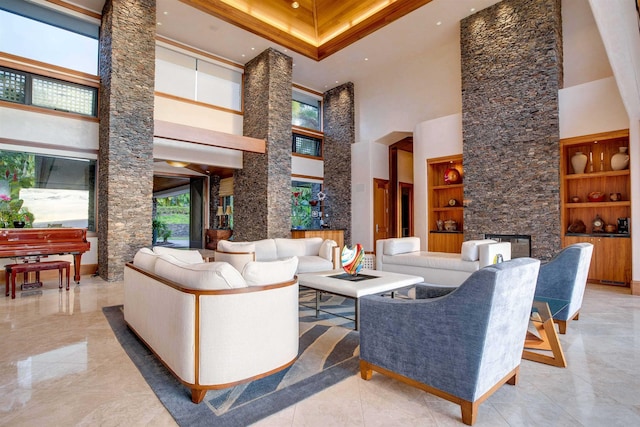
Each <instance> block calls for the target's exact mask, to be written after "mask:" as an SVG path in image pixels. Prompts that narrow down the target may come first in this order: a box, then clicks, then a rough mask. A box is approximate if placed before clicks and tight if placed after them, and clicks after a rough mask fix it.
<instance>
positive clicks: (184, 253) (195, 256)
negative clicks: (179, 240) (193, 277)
mask: <svg viewBox="0 0 640 427" xmlns="http://www.w3.org/2000/svg"><path fill="white" fill-rule="evenodd" d="M153 252H155V253H156V254H158V255H171V256H173V257H175V258H177V259H179V260H180V261H182V262H186V263H187V264H201V263H203V262H204V259H202V255H200V252H198V251H197V250H195V249H192V250H189V249H176V248H167V247H164V246H154V247H153Z"/></svg>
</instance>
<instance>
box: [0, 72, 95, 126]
mask: <svg viewBox="0 0 640 427" xmlns="http://www.w3.org/2000/svg"><path fill="white" fill-rule="evenodd" d="M97 98H98V89H96V88H93V87H89V86H82V85H78V84H75V83H69V82H65V81H62V80H56V79H52V78H49V77H42V76H39V75H36V74H31V73H25V72H22V71H18V70H14V69H11V68H5V67H0V99H1V100H3V101H9V102H17V103H19V104H25V105H34V106H36V107H43V108H50V109H52V110H58V111H66V112H70V113H77V114H83V115H87V116H93V117H95V116H96V114H97V107H96V105H97Z"/></svg>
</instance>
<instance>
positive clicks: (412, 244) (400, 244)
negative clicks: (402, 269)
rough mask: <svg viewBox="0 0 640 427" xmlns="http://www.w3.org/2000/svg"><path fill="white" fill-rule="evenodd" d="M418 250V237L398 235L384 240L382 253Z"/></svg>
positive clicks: (392, 253) (394, 253)
mask: <svg viewBox="0 0 640 427" xmlns="http://www.w3.org/2000/svg"><path fill="white" fill-rule="evenodd" d="M419 251H420V238H419V237H398V238H395V239H387V240H385V242H384V255H396V254H404V253H408V252H419Z"/></svg>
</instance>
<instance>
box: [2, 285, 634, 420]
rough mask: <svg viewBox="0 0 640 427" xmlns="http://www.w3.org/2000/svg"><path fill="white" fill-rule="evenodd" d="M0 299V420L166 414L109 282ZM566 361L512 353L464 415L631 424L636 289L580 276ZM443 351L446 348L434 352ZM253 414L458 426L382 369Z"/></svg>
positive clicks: (565, 338) (452, 411)
mask: <svg viewBox="0 0 640 427" xmlns="http://www.w3.org/2000/svg"><path fill="white" fill-rule="evenodd" d="M54 282H55V280H53V281H50V283H51V285H50V284H49V283H46V284H45V289H42V290H38V291H35V292H32V293H31V294H29V292H30V291H26V292H23V293H18V295H17V296H16V299H15V300H11V299H10V298H8V297H7V298H5V299H3V300H0V425H2V426H45V425H46V426H58V425H87V426H89V425H90V426H98V425H99V426H121V425H122V426H144V425H151V426H171V425H175V423H174V421H173V419H172V417H171V416H170V415H169V413H168V412H167V411H166V410H165V409H164V407H163V406H162V404H161V403H160V402H159V401H158V400H157V399H156V397H155V395H154V394H153V392H152V391H151V389H150V388H149V387H148V386H147V384H146V382H145V381H144V380H143V379H142V377H141V375H140V374H139V372H138V370H137V369H136V368H135V367H134V365H133V363H132V362H131V361H130V360H129V358H128V356H127V355H126V354H125V353H124V351H123V350H122V348H121V347H120V345H119V344H118V342H117V341H116V339H115V337H114V335H113V333H112V332H111V329H110V327H109V325H108V324H107V321H106V319H105V318H104V316H103V314H102V311H101V308H102V307H104V306H110V305H115V304H121V303H122V299H123V289H122V283H121V282H114V283H107V282H104V281H102V280H101V279H99V278H91V277H83V278H82V284H81V285H80V286H75V287H74V286H72V289H71V290H70V291H69V292H66V291H64V290H63V291H62V292H59V291H58V289H57V286H56V283H54ZM561 341H562V345H563V347H564V350H565V354H566V356H567V361H568V364H569V366H568V368H565V369H563V368H554V367H551V366H547V365H542V364H539V363H535V362H530V361H523V362H522V365H521V377H520V383H519V384H518V385H517V386H516V387H511V386H508V385H506V386H503V387H502V388H501V389H500V390H498V391H497V392H496V393H495V394H494V395H493V396H492V397H490V398H489V399H488V400H487V401H486V402H485V403H484V404H482V405H481V406H480V413H479V415H478V421H477V423H476V426H491V427H495V426H563V427H564V426H607V427H611V426H631V425H640V369H638V367H639V366H638V365H640V357H639V356H640V297H638V296H630V295H629V289H628V288H619V287H613V286H602V285H593V284H590V285H589V286H588V288H587V291H586V294H585V301H584V304H583V310H582V315H581V319H580V320H579V321H578V322H572V323H571V324H570V326H569V330H568V333H567V335H562V336H561ZM443 357H446V355H443ZM257 425H259V426H323V427H324V426H460V425H462V424H461V422H460V409H459V407H458V406H456V405H454V404H452V403H449V402H447V401H444V400H442V399H439V398H437V397H434V396H431V395H429V394H426V393H423V392H420V391H418V390H416V389H413V388H411V387H408V386H405V385H403V384H400V383H398V382H395V381H393V380H390V379H388V378H386V377H383V376H382V375H378V374H374V376H373V379H372V380H371V381H363V380H361V379H360V378H359V376H357V375H356V376H353V377H351V378H349V379H347V380H345V381H343V382H341V383H339V384H337V385H335V386H333V387H331V388H329V389H327V390H325V391H323V392H321V393H319V394H316V395H314V396H312V397H310V398H308V399H306V400H304V401H302V402H300V403H298V404H297V405H294V406H292V407H290V408H287V409H285V410H283V411H281V412H279V413H277V414H275V415H273V416H271V417H269V418H267V419H264V420H262V421H261V422H259V423H258V424H257Z"/></svg>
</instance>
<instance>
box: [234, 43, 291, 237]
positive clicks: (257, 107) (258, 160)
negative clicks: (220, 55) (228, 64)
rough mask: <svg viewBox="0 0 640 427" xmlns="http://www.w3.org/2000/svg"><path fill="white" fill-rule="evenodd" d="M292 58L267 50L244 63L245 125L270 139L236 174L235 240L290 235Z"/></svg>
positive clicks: (248, 155)
mask: <svg viewBox="0 0 640 427" xmlns="http://www.w3.org/2000/svg"><path fill="white" fill-rule="evenodd" d="M292 65H293V62H292V59H291V58H290V57H288V56H286V55H284V54H282V53H280V52H278V51H276V50H274V49H271V48H269V49H267V50H265V51H264V52H262V53H261V54H260V55H258V56H257V57H256V58H254V59H252V60H251V61H249V62H248V63H247V64H246V65H245V78H244V130H243V133H244V135H246V136H251V137H254V138H262V139H265V140H266V142H267V144H266V145H267V146H266V153H265V154H258V153H244V160H243V169H241V170H238V171H236V172H235V174H234V188H233V193H234V194H233V204H234V215H233V219H234V230H233V234H234V239H235V240H239V241H240V240H259V239H265V238H275V237H290V236H291V100H292V92H291V83H292V80H291V72H292Z"/></svg>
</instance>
